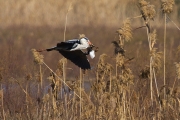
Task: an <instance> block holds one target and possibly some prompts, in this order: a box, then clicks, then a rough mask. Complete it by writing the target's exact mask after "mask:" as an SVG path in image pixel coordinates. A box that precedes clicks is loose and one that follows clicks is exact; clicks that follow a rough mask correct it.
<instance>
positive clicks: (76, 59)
mask: <svg viewBox="0 0 180 120" xmlns="http://www.w3.org/2000/svg"><path fill="white" fill-rule="evenodd" d="M59 53H61V54H62V55H63V56H64V57H65V58H67V59H69V60H70V61H71V62H73V63H74V64H75V65H77V66H78V67H80V68H81V69H84V70H85V69H91V66H90V63H89V61H88V59H87V57H86V55H85V54H84V53H83V52H82V51H81V50H76V51H63V50H59Z"/></svg>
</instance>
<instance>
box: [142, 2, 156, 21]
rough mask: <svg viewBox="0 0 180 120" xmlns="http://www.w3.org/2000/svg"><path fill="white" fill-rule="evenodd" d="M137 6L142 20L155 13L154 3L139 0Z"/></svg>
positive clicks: (151, 16) (152, 16) (149, 17)
mask: <svg viewBox="0 0 180 120" xmlns="http://www.w3.org/2000/svg"><path fill="white" fill-rule="evenodd" d="M139 8H140V10H141V14H142V16H143V18H144V20H148V19H153V18H154V17H155V15H156V11H155V9H154V5H151V4H150V3H148V2H146V1H145V0H139Z"/></svg>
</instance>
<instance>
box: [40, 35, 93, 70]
mask: <svg viewBox="0 0 180 120" xmlns="http://www.w3.org/2000/svg"><path fill="white" fill-rule="evenodd" d="M93 47H94V45H93V44H92V43H91V42H90V40H89V39H88V38H87V37H82V38H80V39H72V40H68V41H65V42H60V43H57V45H56V46H55V47H52V48H48V49H44V50H37V51H38V52H42V51H52V50H56V51H59V53H61V54H62V55H63V56H64V57H65V58H67V59H69V60H70V61H71V62H73V63H74V64H75V65H77V66H78V67H80V68H81V69H84V70H86V69H91V66H90V63H89V60H88V59H87V57H86V55H90V57H91V58H92V59H93V58H94V57H95V52H94V50H93ZM83 49H87V52H83V51H82V50H83Z"/></svg>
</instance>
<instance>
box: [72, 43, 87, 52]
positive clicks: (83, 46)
mask: <svg viewBox="0 0 180 120" xmlns="http://www.w3.org/2000/svg"><path fill="white" fill-rule="evenodd" d="M86 48H88V45H83V44H78V45H77V47H75V48H73V49H71V50H70V51H74V50H82V49H86Z"/></svg>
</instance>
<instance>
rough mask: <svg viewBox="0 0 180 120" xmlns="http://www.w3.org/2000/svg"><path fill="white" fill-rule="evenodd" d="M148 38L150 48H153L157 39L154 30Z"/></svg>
mask: <svg viewBox="0 0 180 120" xmlns="http://www.w3.org/2000/svg"><path fill="white" fill-rule="evenodd" d="M150 40H151V48H153V47H154V45H155V44H156V41H157V34H156V30H154V31H153V32H152V33H151V34H150Z"/></svg>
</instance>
